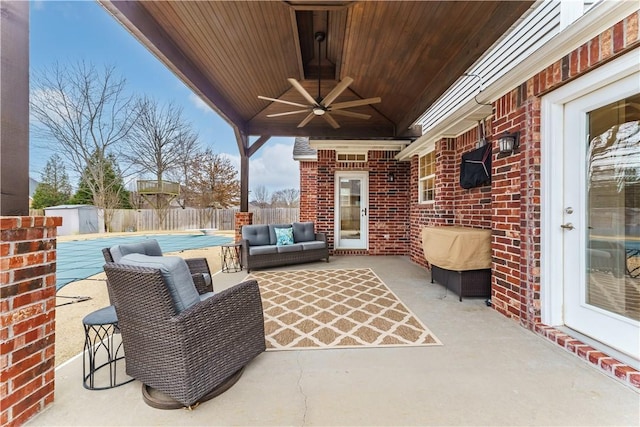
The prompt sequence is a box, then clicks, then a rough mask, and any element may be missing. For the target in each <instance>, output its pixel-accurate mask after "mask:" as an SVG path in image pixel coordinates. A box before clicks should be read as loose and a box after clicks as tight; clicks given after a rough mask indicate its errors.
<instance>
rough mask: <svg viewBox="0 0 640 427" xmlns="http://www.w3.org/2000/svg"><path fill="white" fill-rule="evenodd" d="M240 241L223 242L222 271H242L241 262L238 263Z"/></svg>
mask: <svg viewBox="0 0 640 427" xmlns="http://www.w3.org/2000/svg"><path fill="white" fill-rule="evenodd" d="M241 246H242V243H225V244H224V245H222V252H221V253H220V255H221V257H222V272H223V273H237V272H238V271H242V264H241V263H240V247H241Z"/></svg>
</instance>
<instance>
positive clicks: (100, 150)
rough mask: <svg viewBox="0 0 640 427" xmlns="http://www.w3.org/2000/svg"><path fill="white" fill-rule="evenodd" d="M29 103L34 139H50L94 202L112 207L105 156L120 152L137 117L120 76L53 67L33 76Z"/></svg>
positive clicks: (108, 70) (89, 68)
mask: <svg viewBox="0 0 640 427" xmlns="http://www.w3.org/2000/svg"><path fill="white" fill-rule="evenodd" d="M30 103H31V114H32V116H33V119H34V120H32V123H33V125H34V135H36V136H42V137H45V138H47V139H48V140H53V141H55V143H56V147H55V151H56V152H57V153H59V154H60V155H61V156H62V157H63V158H65V159H66V161H67V162H66V163H67V165H69V166H70V168H71V169H72V170H73V171H74V172H75V173H76V174H77V175H78V176H84V177H85V179H86V181H87V183H88V185H89V190H90V192H91V196H92V198H93V204H94V205H95V206H96V207H98V208H102V209H105V210H106V209H111V208H112V206H111V204H112V203H113V200H112V199H113V198H112V197H110V194H112V192H111V191H110V190H111V189H110V188H108V187H109V186H110V185H111V182H110V181H109V180H107V179H105V176H104V172H105V170H107V167H106V166H107V163H108V161H109V160H108V156H109V154H114V155H117V154H118V153H120V150H121V148H122V146H123V145H124V143H126V142H127V139H128V137H129V134H130V131H131V128H132V126H133V124H134V123H135V122H136V120H137V117H138V113H137V108H136V100H135V98H134V97H133V96H131V95H127V94H126V93H125V80H124V78H121V77H118V76H117V75H116V72H115V68H114V67H112V66H105V67H104V69H102V70H98V69H97V68H96V67H95V66H94V65H93V64H91V63H86V62H84V61H80V62H78V63H76V64H73V65H68V66H63V65H60V64H57V63H56V64H55V65H54V66H53V67H51V68H47V69H43V70H42V71H40V72H36V73H35V74H34V77H33V78H32V91H31V100H30ZM87 174H88V176H87Z"/></svg>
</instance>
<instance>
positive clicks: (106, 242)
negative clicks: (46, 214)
mask: <svg viewBox="0 0 640 427" xmlns="http://www.w3.org/2000/svg"><path fill="white" fill-rule="evenodd" d="M145 239H156V240H157V241H158V243H159V244H160V247H161V248H162V252H176V251H182V250H186V249H199V248H207V247H210V246H220V245H222V244H225V243H229V242H231V241H233V239H232V238H230V237H226V236H215V235H214V236H207V235H200V234H198V235H191V234H158V235H136V236H119V237H102V238H98V239H91V240H72V241H65V242H60V241H58V244H57V260H56V263H57V266H56V291H58V290H60V288H62V287H63V286H64V285H66V284H68V283H71V282H75V281H76V280H81V279H86V278H87V277H89V276H93V275H94V274H98V273H100V272H102V271H103V270H102V266H103V265H104V262H105V261H104V257H103V256H102V249H103V248H107V247H110V246H113V245H120V244H123V243H135V242H139V241H142V240H145Z"/></svg>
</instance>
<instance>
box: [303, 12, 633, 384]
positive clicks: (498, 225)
mask: <svg viewBox="0 0 640 427" xmlns="http://www.w3.org/2000/svg"><path fill="white" fill-rule="evenodd" d="M639 16H640V12H638V11H636V12H635V13H632V14H631V15H629V16H627V17H625V18H624V19H622V20H621V21H619V22H618V23H616V24H615V25H614V26H612V27H610V28H607V29H605V30H604V31H603V32H602V33H600V34H598V35H596V36H595V37H593V38H591V39H590V40H589V41H588V42H586V43H584V44H583V45H581V46H579V47H578V48H576V49H574V50H571V51H570V52H566V53H565V54H564V55H563V56H562V57H561V58H560V59H559V60H557V61H555V62H553V64H551V65H549V66H547V67H544V68H542V69H540V70H538V72H537V73H535V74H534V75H533V76H532V77H531V78H529V79H527V80H526V81H523V82H520V83H519V84H517V86H515V87H513V89H512V90H510V91H508V92H507V93H504V94H502V95H501V96H500V97H498V99H497V100H496V101H495V102H493V103H492V111H493V112H492V114H491V115H490V116H489V117H487V119H486V120H485V126H486V127H485V135H486V137H487V139H488V140H489V141H490V143H492V144H493V146H492V149H493V156H492V171H491V172H492V180H491V183H490V184H487V185H484V186H481V187H477V188H472V189H469V190H465V189H463V188H461V187H460V185H459V174H460V158H461V155H462V154H463V153H465V152H467V151H470V150H472V149H474V148H476V142H477V141H478V130H477V128H472V129H469V130H467V131H465V132H463V133H461V134H460V135H458V136H456V137H447V138H441V139H439V140H437V141H436V142H435V144H434V146H433V150H434V152H435V158H436V178H435V200H433V201H430V202H426V203H420V202H419V197H418V182H419V181H418V172H419V171H418V169H419V168H418V165H419V157H420V155H422V154H425V153H426V151H427V149H426V148H425V152H419V153H417V154H415V155H413V156H412V157H411V158H410V160H409V161H404V162H402V161H400V162H399V161H396V160H395V159H394V155H395V154H396V153H394V152H373V151H370V152H369V153H368V156H369V157H368V159H369V160H368V162H367V163H366V164H340V163H337V162H336V155H335V151H331V150H320V151H318V161H317V162H301V165H300V172H301V174H300V175H301V186H300V192H301V195H302V202H301V217H302V218H305V219H308V220H315V221H316V223H317V224H318V228H319V230H320V231H324V232H327V233H328V235H329V236H330V239H329V241H330V245H332V244H333V240H334V239H333V234H334V231H333V229H334V191H335V189H334V184H335V183H334V176H335V172H336V171H337V170H366V171H368V172H369V176H370V188H369V197H370V201H369V206H370V211H371V215H370V217H369V231H370V240H369V242H370V243H369V248H368V250H362V251H359V252H358V253H366V254H369V255H408V256H409V257H410V258H411V260H412V261H413V262H415V263H417V264H419V265H422V266H425V267H426V266H427V262H426V261H425V259H424V255H423V252H422V242H421V230H422V228H423V227H425V226H430V225H456V226H466V227H474V228H483V229H491V230H492V240H491V247H492V283H491V302H492V307H493V309H494V310H496V311H497V312H499V313H501V314H502V315H504V316H506V317H508V318H511V319H513V320H514V321H517V322H519V323H520V324H521V325H522V326H523V327H525V328H527V329H530V330H532V331H534V332H536V333H538V334H540V335H542V336H544V337H546V338H548V339H550V340H552V341H553V342H555V343H557V344H558V345H561V346H562V347H563V348H565V349H567V351H570V352H572V353H574V354H576V355H577V356H578V357H581V358H582V359H584V360H585V361H587V362H589V363H591V364H593V365H595V366H597V367H599V368H600V369H602V370H603V371H604V372H606V373H608V374H609V375H611V376H612V377H615V378H617V379H619V380H621V381H623V382H625V383H626V384H627V385H630V386H632V387H635V388H640V372H638V371H637V370H636V369H633V368H632V367H630V366H627V365H625V364H624V363H622V362H620V361H618V360H616V359H615V358H612V357H610V356H608V355H606V354H604V353H602V352H599V351H597V350H596V349H594V348H593V347H591V346H588V345H586V344H584V343H582V342H580V341H579V340H577V339H574V338H571V337H569V336H568V335H566V334H563V333H561V332H560V331H557V330H556V329H554V328H551V327H549V326H546V325H543V324H542V323H541V297H540V293H541V289H540V282H541V281H540V272H541V268H540V267H541V266H540V258H541V253H542V251H543V250H544V248H542V247H541V212H542V209H543V205H542V198H541V162H542V156H541V97H542V96H543V95H545V94H547V93H550V92H551V91H553V90H555V89H557V88H559V87H561V86H562V85H564V84H566V83H567V82H569V81H571V80H574V79H576V78H578V77H580V76H583V75H585V74H587V73H589V72H590V71H592V70H594V69H596V68H597V67H599V66H601V65H603V64H605V63H607V62H609V61H611V60H612V59H614V58H616V57H619V56H621V55H623V54H625V53H628V52H630V51H632V50H633V49H636V48H638V46H639V45H640V40H639V36H638V21H639ZM636 52H637V51H636ZM503 132H509V133H511V132H519V134H520V145H519V148H518V149H517V150H515V152H514V153H513V154H510V155H502V154H499V149H498V147H497V139H498V137H499V135H501V134H502V133H503ZM389 172H393V173H394V174H395V176H396V177H397V179H396V180H395V181H394V182H392V183H389V182H387V181H386V180H385V179H383V177H384V176H385V175H386V174H388V173H389ZM306 207H309V211H308V212H307V211H305V209H306ZM314 209H315V211H314ZM384 234H390V235H391V239H390V241H387V240H384V239H382V236H383V235H384ZM331 247H332V246H331Z"/></svg>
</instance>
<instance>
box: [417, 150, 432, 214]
mask: <svg viewBox="0 0 640 427" xmlns="http://www.w3.org/2000/svg"><path fill="white" fill-rule="evenodd" d="M419 164H420V167H419V172H418V173H419V175H418V188H419V191H420V203H425V202H432V201H433V200H435V193H436V190H435V182H436V155H435V151H430V152H428V153H427V154H425V155H424V156H421V157H420V163H419Z"/></svg>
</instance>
